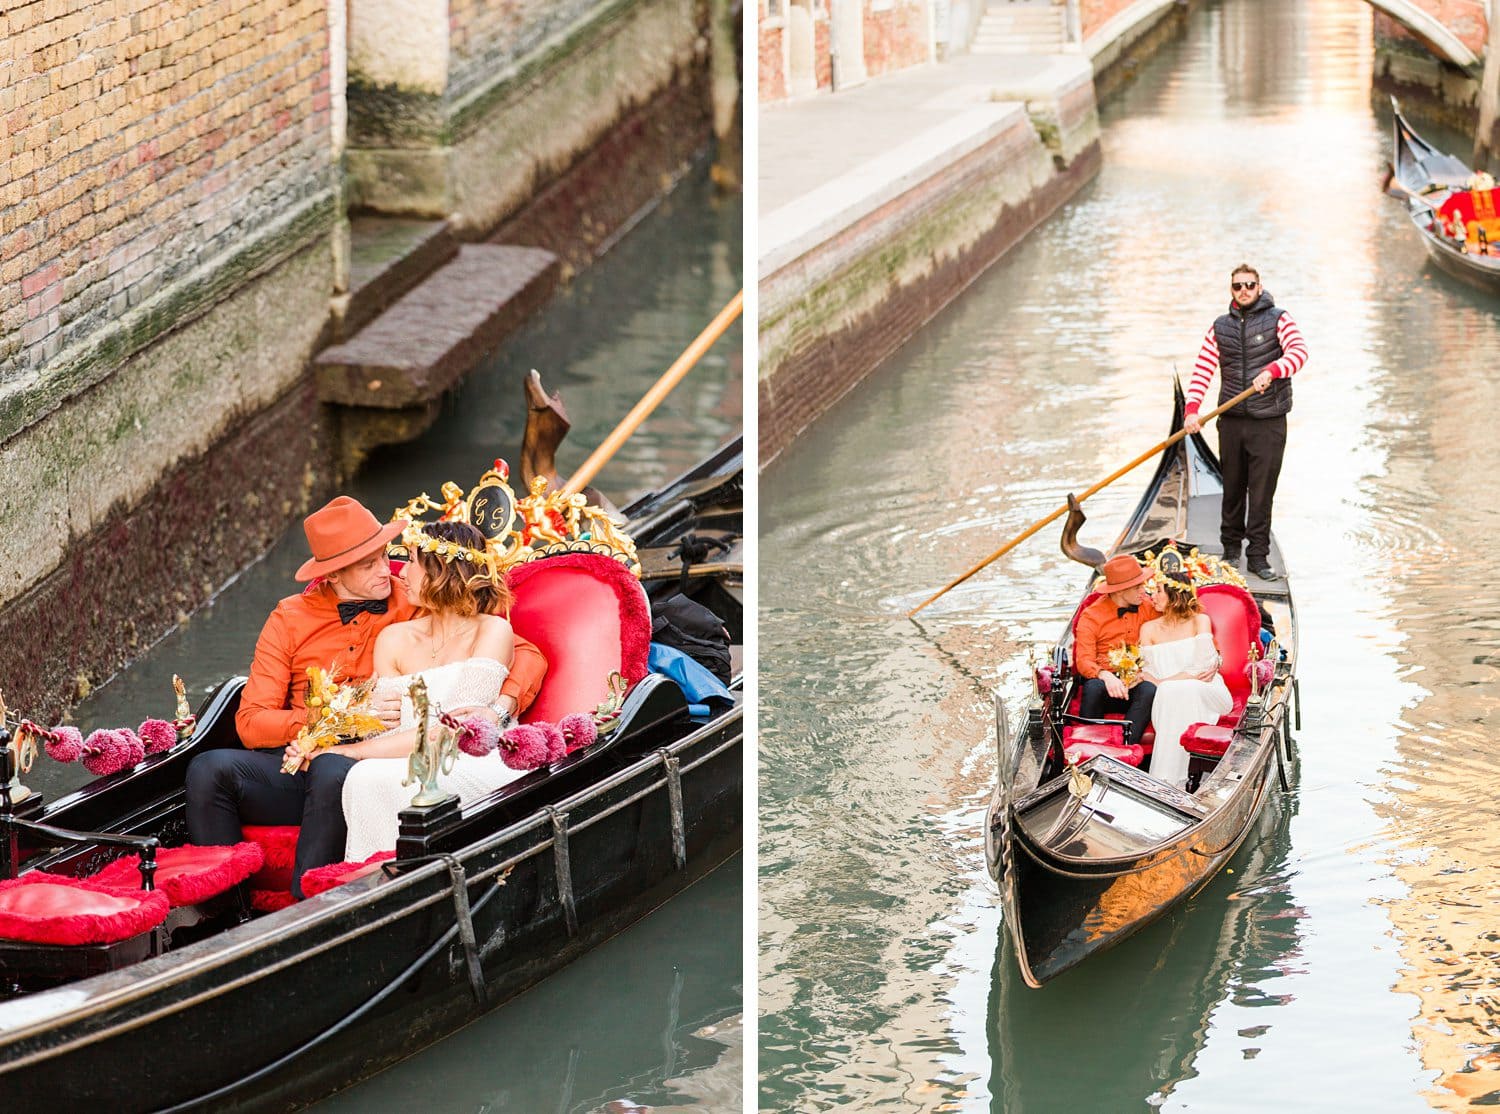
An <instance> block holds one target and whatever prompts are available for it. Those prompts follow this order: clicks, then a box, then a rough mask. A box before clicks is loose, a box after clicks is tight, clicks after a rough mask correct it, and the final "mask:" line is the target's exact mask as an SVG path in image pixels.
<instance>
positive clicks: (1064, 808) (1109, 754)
mask: <svg viewBox="0 0 1500 1114" xmlns="http://www.w3.org/2000/svg"><path fill="white" fill-rule="evenodd" d="M1182 414H1183V399H1182V391H1181V387H1180V385H1179V386H1178V388H1177V391H1176V395H1175V405H1174V408H1173V423H1172V429H1173V431H1174V432H1175V431H1176V430H1178V429H1180V428H1181V426H1182ZM1222 492H1223V482H1222V476H1221V473H1220V470H1219V464H1218V461H1217V460H1216V459H1215V458H1214V455H1213V452H1212V451H1211V450H1210V449H1209V447H1208V445H1207V444H1206V442H1204V440H1203V438H1202V437H1201V435H1197V434H1195V435H1192V436H1189V437H1186V438H1183V439H1182V440H1180V441H1178V442H1176V443H1175V444H1173V445H1171V446H1169V447H1168V448H1167V449H1166V450H1165V451H1164V452H1163V453H1162V456H1161V458H1160V460H1159V462H1158V464H1157V468H1156V472H1155V475H1154V476H1153V477H1152V480H1151V483H1150V485H1149V486H1148V488H1147V490H1146V493H1145V495H1144V496H1143V497H1142V498H1141V501H1140V503H1139V505H1138V506H1137V507H1136V510H1135V513H1134V514H1133V515H1132V516H1131V518H1130V521H1129V522H1128V523H1127V524H1126V526H1125V529H1124V530H1123V531H1122V532H1121V534H1120V537H1119V539H1118V540H1117V541H1116V542H1115V544H1114V547H1113V548H1112V549H1111V550H1110V552H1109V554H1106V555H1103V556H1113V555H1116V554H1124V553H1128V554H1132V555H1135V556H1137V557H1143V558H1144V557H1145V556H1146V555H1147V554H1150V553H1155V554H1160V552H1161V551H1162V548H1163V547H1164V546H1165V545H1166V544H1167V543H1168V542H1172V543H1175V545H1176V547H1177V548H1178V549H1179V551H1180V552H1181V553H1183V554H1186V555H1189V556H1190V557H1191V555H1192V551H1193V550H1194V549H1196V550H1197V551H1198V552H1199V554H1200V555H1201V556H1202V557H1203V558H1205V559H1203V560H1201V561H1197V560H1194V561H1193V562H1191V563H1194V564H1196V565H1197V567H1199V568H1201V569H1206V570H1210V571H1213V572H1214V575H1213V576H1212V577H1210V578H1209V579H1211V580H1215V581H1218V582H1217V583H1212V584H1211V585H1204V586H1200V589H1199V598H1200V600H1201V601H1202V602H1203V605H1204V608H1205V610H1206V611H1208V612H1209V614H1210V618H1211V619H1212V620H1213V624H1214V636H1215V640H1216V642H1217V643H1218V645H1219V649H1220V651H1221V652H1222V653H1223V654H1224V667H1223V670H1222V673H1223V675H1224V677H1225V681H1226V684H1228V686H1229V689H1230V692H1231V694H1232V695H1234V696H1235V697H1236V699H1235V707H1234V710H1233V711H1232V712H1231V713H1230V715H1228V716H1226V717H1224V718H1223V719H1221V720H1220V721H1219V723H1218V724H1217V725H1210V727H1209V728H1208V729H1203V730H1202V738H1201V739H1199V740H1194V742H1193V745H1190V746H1188V749H1189V751H1190V752H1191V753H1192V755H1193V757H1192V759H1191V761H1192V767H1191V768H1190V771H1189V787H1190V788H1192V790H1193V791H1191V792H1185V791H1183V790H1182V789H1179V788H1176V787H1174V786H1170V785H1167V784H1166V783H1164V782H1162V781H1159V780H1157V779H1155V778H1153V777H1151V776H1150V775H1149V774H1148V773H1147V772H1146V771H1145V770H1144V769H1141V768H1137V766H1136V765H1135V763H1140V762H1141V758H1142V754H1141V750H1142V746H1141V744H1142V743H1143V742H1146V741H1139V740H1138V741H1134V742H1132V741H1131V740H1126V739H1123V738H1122V737H1123V735H1124V731H1123V728H1120V727H1118V725H1114V726H1103V725H1091V724H1077V723H1075V722H1070V721H1072V720H1073V719H1074V717H1075V714H1076V709H1077V702H1078V689H1079V685H1078V683H1077V678H1076V677H1075V676H1074V675H1073V674H1072V672H1071V670H1070V663H1071V657H1072V644H1073V628H1074V624H1075V623H1076V622H1077V620H1078V615H1079V613H1080V612H1081V611H1082V610H1083V608H1084V607H1085V606H1086V605H1087V604H1088V602H1090V600H1091V599H1092V598H1094V597H1093V590H1094V583H1095V578H1094V577H1093V576H1090V578H1089V583H1088V586H1087V588H1086V589H1085V591H1084V594H1083V598H1082V600H1080V602H1079V605H1078V607H1077V608H1076V609H1075V610H1074V613H1073V617H1072V619H1071V620H1070V621H1069V623H1068V627H1067V629H1066V631H1065V632H1064V634H1063V636H1062V638H1060V639H1059V640H1058V642H1057V644H1056V646H1055V647H1054V649H1053V651H1052V655H1051V659H1050V661H1049V663H1048V664H1046V665H1044V666H1042V667H1040V668H1038V669H1036V670H1035V676H1034V678H1033V685H1034V688H1033V696H1032V700H1031V702H1030V706H1029V707H1028V709H1027V711H1026V715H1025V719H1024V721H1023V722H1022V723H1021V724H1019V725H1018V727H1017V729H1016V731H1015V732H1014V733H1011V732H1010V731H1008V730H1007V728H1006V716H1005V710H1004V705H1003V703H1002V702H1001V701H1000V700H999V698H998V696H997V698H996V718H997V724H996V730H997V746H998V752H999V771H998V777H997V782H996V789H995V793H994V796H993V799H992V800H991V802H990V807H989V811H988V815H987V817H986V828H985V830H986V842H985V847H986V857H987V860H988V865H989V869H990V873H991V876H992V877H993V878H994V879H995V880H996V882H997V884H998V885H999V888H1000V892H1001V896H1002V900H1003V906H1004V912H1003V917H1004V921H1005V925H1006V929H1007V933H1008V936H1009V938H1010V942H1011V945H1012V950H1013V952H1014V954H1015V957H1016V962H1017V964H1018V965H1019V967H1020V972H1021V975H1022V977H1023V978H1024V979H1025V980H1026V982H1027V983H1028V984H1029V985H1031V986H1033V987H1038V986H1041V985H1042V984H1043V983H1045V982H1047V981H1048V980H1050V979H1053V978H1056V977H1057V976H1058V975H1060V974H1062V973H1063V972H1064V971H1067V970H1069V969H1070V968H1072V967H1073V966H1075V965H1076V964H1078V963H1080V962H1081V961H1082V960H1084V959H1086V958H1087V957H1088V956H1090V955H1092V954H1094V953H1095V952H1097V951H1101V950H1103V949H1105V948H1107V947H1109V946H1110V945H1112V944H1115V943H1118V942H1119V941H1120V940H1123V939H1125V938H1126V937H1127V936H1129V935H1130V934H1131V933H1133V932H1135V931H1136V930H1137V929H1139V928H1141V927H1142V926H1143V925H1146V924H1148V923H1150V922H1151V921H1153V920H1155V919H1156V918H1157V917H1159V916H1161V915H1162V914H1163V913H1164V912H1166V911H1167V910H1168V909H1170V908H1171V907H1172V906H1173V905H1175V904H1176V903H1177V902H1179V901H1181V900H1183V899H1184V898H1187V897H1188V896H1190V895H1191V894H1193V893H1194V892H1196V891H1197V890H1198V889H1200V888H1201V887H1202V886H1203V885H1205V884H1206V883H1207V882H1208V881H1209V880H1210V879H1211V878H1213V876H1214V874H1215V873H1216V872H1217V871H1218V870H1219V869H1220V867H1222V866H1223V865H1224V864H1225V863H1226V862H1227V861H1228V860H1229V858H1230V856H1232V855H1233V854H1234V852H1235V850H1236V848H1238V847H1239V845H1240V843H1241V841H1242V840H1244V838H1245V836H1246V834H1247V833H1248V832H1249V831H1250V829H1251V827H1252V826H1253V824H1254V823H1255V820H1256V818H1257V817H1258V816H1259V815H1260V813H1261V810H1262V808H1263V806H1264V805H1265V801H1266V795H1267V793H1268V792H1269V791H1270V785H1271V781H1272V779H1273V777H1274V774H1273V770H1275V769H1277V768H1279V769H1280V770H1281V771H1282V779H1283V782H1285V778H1286V775H1285V770H1286V769H1287V768H1288V761H1289V754H1290V747H1291V744H1292V735H1291V726H1292V724H1291V720H1290V711H1291V708H1292V703H1293V692H1294V688H1295V683H1296V682H1295V671H1296V663H1297V618H1296V611H1295V609H1294V608H1293V606H1292V596H1291V591H1290V587H1289V584H1288V582H1287V581H1286V580H1279V581H1261V580H1258V579H1256V578H1253V577H1252V578H1251V580H1250V583H1249V584H1248V585H1247V586H1242V585H1243V578H1242V577H1240V576H1239V574H1238V573H1236V572H1234V571H1233V570H1232V569H1229V568H1228V567H1227V566H1224V564H1223V563H1222V562H1221V561H1218V560H1217V558H1215V557H1213V556H1212V555H1214V554H1218V553H1220V552H1221V549H1220V546H1219V541H1218V534H1219V505H1220V497H1221V495H1222ZM1076 515H1077V512H1076V510H1075V516H1076ZM1080 519H1081V516H1078V517H1075V519H1074V520H1073V521H1070V523H1069V529H1068V530H1065V531H1064V539H1065V541H1064V547H1065V551H1066V550H1067V549H1068V546H1069V544H1070V542H1071V538H1072V535H1073V534H1074V533H1076V529H1077V526H1078V525H1079V520H1080ZM1074 555H1076V554H1074ZM1094 557H1095V558H1099V559H1102V558H1101V557H1100V555H1098V554H1095V555H1094ZM1272 558H1273V560H1274V561H1275V562H1276V563H1277V564H1280V563H1281V559H1280V554H1279V552H1278V551H1277V549H1276V547H1275V543H1274V541H1273V543H1272ZM1257 609H1258V610H1259V612H1260V614H1257V613H1256V612H1257ZM1265 620H1269V625H1270V626H1271V628H1272V629H1274V632H1275V639H1274V641H1272V642H1271V644H1270V651H1269V653H1268V654H1267V657H1268V659H1269V661H1270V662H1271V664H1270V665H1269V666H1265V667H1263V668H1267V669H1271V670H1273V671H1274V677H1273V679H1272V680H1271V682H1270V684H1269V685H1268V686H1267V687H1266V688H1265V690H1264V691H1261V689H1260V688H1259V687H1258V685H1257V686H1255V687H1252V685H1251V681H1250V678H1249V676H1248V671H1247V670H1246V669H1245V665H1246V662H1247V661H1248V659H1249V658H1251V657H1252V655H1253V654H1254V653H1255V652H1256V650H1255V649H1252V647H1254V648H1257V649H1258V648H1259V647H1260V646H1261V638H1260V636H1261V628H1262V622H1263V621H1265ZM1200 727H1201V725H1200ZM1196 730H1199V728H1195V731H1196ZM1116 738H1122V741H1121V742H1120V744H1119V745H1116V744H1115V743H1114V742H1113V741H1112V740H1114V739H1116ZM1185 738H1186V737H1185ZM1100 740H1106V741H1100ZM1147 741H1149V740H1147ZM1127 744H1128V745H1127ZM1215 752H1218V753H1215Z"/></svg>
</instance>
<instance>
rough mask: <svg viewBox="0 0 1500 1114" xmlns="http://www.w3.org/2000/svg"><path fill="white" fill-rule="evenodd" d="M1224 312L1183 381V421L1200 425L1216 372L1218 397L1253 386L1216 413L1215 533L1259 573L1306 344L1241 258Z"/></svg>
mask: <svg viewBox="0 0 1500 1114" xmlns="http://www.w3.org/2000/svg"><path fill="white" fill-rule="evenodd" d="M1229 292H1230V303H1229V312H1228V313H1225V314H1224V315H1223V316H1221V317H1219V318H1218V319H1217V320H1215V321H1214V323H1213V324H1212V325H1211V326H1210V327H1209V330H1208V335H1207V336H1205V337H1204V338H1203V347H1202V348H1201V349H1200V350H1199V352H1198V362H1197V363H1196V364H1195V365H1194V367H1193V378H1192V382H1191V383H1189V384H1188V389H1187V412H1186V415H1185V418H1184V422H1183V424H1184V426H1185V427H1186V428H1187V431H1188V432H1189V433H1197V432H1198V431H1199V429H1201V428H1202V427H1201V425H1200V423H1199V421H1198V407H1199V405H1200V404H1201V403H1202V402H1203V396H1204V395H1205V394H1207V393H1208V385H1209V383H1210V382H1212V380H1213V377H1214V372H1216V371H1217V372H1218V373H1219V402H1220V403H1225V402H1228V401H1229V400H1230V399H1231V398H1233V397H1234V396H1235V395H1237V394H1239V393H1240V392H1241V391H1243V390H1244V389H1245V388H1246V387H1249V386H1254V387H1255V390H1256V392H1257V393H1256V394H1255V395H1254V396H1252V397H1251V398H1248V399H1246V400H1245V401H1244V402H1242V403H1240V405H1238V406H1236V407H1235V408H1234V409H1233V410H1229V411H1226V412H1225V413H1224V415H1223V416H1222V417H1220V418H1219V459H1220V461H1221V462H1222V464H1223V469H1224V499H1223V504H1222V507H1223V513H1222V517H1221V519H1220V523H1219V540H1220V541H1221V542H1223V544H1224V559H1225V560H1226V561H1231V562H1237V561H1238V560H1239V558H1240V546H1241V545H1242V544H1243V545H1244V547H1245V567H1246V568H1247V569H1248V570H1249V571H1250V572H1251V573H1253V574H1254V575H1255V576H1258V577H1260V578H1261V579H1262V580H1275V579H1276V578H1277V577H1278V576H1279V575H1280V574H1279V573H1278V572H1276V571H1275V570H1274V569H1272V568H1271V564H1270V556H1271V503H1272V500H1273V499H1275V497H1276V480H1277V478H1278V477H1279V476H1280V475H1281V458H1282V454H1283V453H1284V452H1285V451H1286V416H1287V412H1288V411H1289V410H1291V408H1292V376H1293V375H1295V374H1296V373H1297V372H1298V371H1299V370H1301V368H1302V365H1303V364H1305V363H1306V362H1307V345H1306V343H1305V342H1304V341H1303V339H1302V332H1301V330H1299V329H1298V328H1297V325H1296V323H1295V322H1294V321H1293V320H1292V318H1291V315H1290V314H1288V313H1287V312H1286V310H1284V309H1282V308H1281V307H1280V306H1278V305H1277V304H1276V303H1275V301H1274V300H1273V299H1272V297H1271V295H1270V294H1269V293H1268V292H1267V291H1265V290H1263V289H1262V288H1261V285H1260V272H1259V271H1257V270H1256V269H1255V268H1254V267H1252V266H1250V265H1249V264H1248V263H1242V264H1240V265H1239V266H1238V267H1236V268H1235V269H1234V271H1233V272H1232V273H1231V274H1230V280H1229Z"/></svg>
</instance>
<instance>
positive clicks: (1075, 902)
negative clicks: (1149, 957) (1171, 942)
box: [1003, 731, 1277, 986]
mask: <svg viewBox="0 0 1500 1114" xmlns="http://www.w3.org/2000/svg"><path fill="white" fill-rule="evenodd" d="M1273 735H1274V732H1270V731H1268V732H1267V738H1265V739H1264V740H1263V743H1262V745H1261V747H1260V748H1259V749H1258V751H1257V753H1256V757H1255V759H1254V760H1253V762H1252V768H1251V769H1250V770H1248V771H1246V775H1245V777H1244V779H1243V780H1242V781H1241V782H1240V787H1239V789H1238V790H1237V791H1236V793H1235V796H1234V799H1233V800H1232V801H1230V802H1229V803H1228V804H1226V805H1225V806H1223V807H1221V808H1219V809H1218V810H1216V811H1215V812H1214V813H1213V815H1212V816H1211V817H1210V818H1209V819H1207V820H1206V821H1205V822H1204V823H1202V824H1200V825H1195V826H1194V827H1193V829H1192V831H1191V835H1190V836H1188V837H1186V838H1183V839H1180V840H1174V841H1172V842H1171V843H1169V844H1167V845H1165V846H1163V847H1160V848H1158V849H1156V850H1153V851H1151V852H1149V853H1147V854H1143V855H1139V856H1126V857H1119V858H1115V859H1112V860H1100V859H1086V858H1078V857H1074V856H1068V855H1063V854H1058V853H1057V852H1056V851H1054V850H1052V849H1050V848H1048V847H1046V846H1045V845H1043V844H1041V843H1039V842H1038V841H1037V840H1035V839H1034V838H1029V836H1028V833H1027V831H1026V830H1025V829H1024V827H1022V828H1019V829H1018V830H1016V831H1015V832H1014V835H1013V839H1012V845H1013V847H1012V852H1011V858H1012V863H1011V867H1010V870H1009V871H1008V874H1007V879H1006V881H1005V882H1004V883H1003V885H1004V891H1003V900H1004V904H1005V917H1006V922H1007V925H1008V927H1009V930H1010V937H1011V941H1012V944H1013V946H1014V947H1015V950H1016V959H1017V962H1018V964H1019V965H1020V967H1021V970H1022V973H1023V977H1024V978H1025V979H1026V981H1027V982H1028V983H1029V984H1031V985H1033V986H1040V985H1042V984H1044V983H1046V982H1049V981H1050V980H1052V979H1054V978H1056V977H1057V976H1058V975H1061V974H1062V973H1063V972H1064V971H1067V970H1070V969H1071V968H1073V967H1075V966H1077V965H1078V964H1079V963H1081V962H1083V960H1085V959H1087V958H1088V957H1089V956H1091V955H1093V954H1094V953H1096V952H1100V951H1104V950H1105V949H1107V948H1110V947H1112V946H1113V945H1115V944H1117V943H1119V942H1120V941H1121V940H1124V939H1126V938H1127V937H1129V936H1131V935H1132V934H1134V933H1135V932H1138V931H1139V930H1140V929H1142V928H1144V927H1145V926H1146V925H1148V924H1150V923H1151V922H1152V921H1154V920H1156V919H1157V918H1158V917H1160V916H1161V915H1162V914H1164V913H1166V912H1167V911H1168V910H1170V909H1171V908H1172V907H1173V906H1175V905H1177V904H1178V903H1179V902H1181V901H1184V900H1186V899H1187V898H1189V897H1191V896H1192V895H1193V894H1195V893H1197V892H1198V890H1200V889H1202V888H1203V886H1205V885H1206V884H1207V883H1208V882H1209V881H1210V880H1211V879H1212V878H1213V877H1214V875H1215V874H1217V873H1218V872H1219V870H1220V868H1221V867H1223V865H1224V864H1225V863H1226V862H1228V861H1229V859H1230V858H1231V857H1232V856H1233V855H1234V853H1235V851H1237V850H1238V849H1239V847H1240V844H1241V843H1242V842H1243V841H1244V839H1245V837H1246V836H1247V835H1248V834H1249V832H1250V831H1251V830H1252V828H1253V827H1254V824H1255V821H1256V819H1257V818H1258V817H1259V816H1260V813H1261V810H1262V808H1263V806H1264V804H1265V796H1266V793H1267V792H1268V791H1269V789H1270V786H1271V782H1272V780H1273V777H1274V774H1273V771H1272V768H1271V763H1273V762H1275V761H1276V760H1277V759H1276V757H1275V754H1276V747H1277V740H1276V739H1275V738H1274V737H1271V736H1273ZM1088 772H1089V774H1090V775H1091V776H1092V777H1094V778H1095V783H1096V787H1097V784H1098V781H1099V779H1100V776H1101V775H1102V776H1103V777H1104V778H1109V777H1115V778H1126V777H1129V776H1130V775H1135V776H1137V777H1140V776H1143V775H1140V773H1139V771H1136V770H1134V769H1133V768H1131V767H1129V766H1123V765H1121V764H1119V763H1113V762H1110V761H1109V760H1108V759H1094V760H1091V762H1090V763H1089V770H1088ZM1107 801H1108V795H1107V793H1101V794H1100V803H1107Z"/></svg>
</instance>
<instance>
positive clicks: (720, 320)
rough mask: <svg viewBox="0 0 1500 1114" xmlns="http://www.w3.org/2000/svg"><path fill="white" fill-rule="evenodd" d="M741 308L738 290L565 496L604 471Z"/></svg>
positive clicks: (741, 293)
mask: <svg viewBox="0 0 1500 1114" xmlns="http://www.w3.org/2000/svg"><path fill="white" fill-rule="evenodd" d="M744 305H745V292H744V291H743V290H741V291H739V292H738V293H736V294H735V296H734V297H733V298H731V299H730V300H729V304H728V305H727V306H725V307H724V308H723V309H721V310H720V311H719V315H718V316H717V317H715V318H714V319H713V320H712V321H710V322H709V323H708V328H706V329H704V330H703V331H702V332H701V333H699V334H698V337H697V339H696V340H694V341H693V343H692V344H690V345H688V346H687V349H686V351H684V352H683V353H682V355H681V356H678V357H677V359H676V360H675V361H674V362H673V364H672V366H671V367H669V368H667V370H666V371H664V372H663V373H662V377H661V378H660V379H658V380H657V381H656V382H655V383H653V384H652V385H651V389H650V390H648V391H647V392H646V393H645V394H644V395H642V396H641V401H640V402H637V403H636V404H635V406H634V407H633V408H632V409H631V411H630V413H628V414H626V415H625V417H624V418H623V419H622V420H621V422H620V424H619V425H617V426H615V428H614V430H613V431H612V432H611V433H610V435H609V436H608V437H606V438H605V439H604V441H603V442H602V443H601V444H600V446H599V447H598V448H597V449H595V450H594V451H593V454H592V455H590V457H589V458H588V459H587V460H585V461H584V462H583V467H581V468H579V469H578V471H576V472H574V473H573V475H572V476H571V477H570V478H569V479H568V482H567V483H566V484H564V485H563V494H564V495H573V494H575V493H577V492H579V491H582V490H583V489H584V487H586V486H587V485H588V482H589V481H590V480H592V479H593V478H594V477H595V476H597V475H598V474H599V469H601V468H603V467H604V466H605V464H607V463H608V462H609V458H610V457H612V456H614V455H615V453H617V452H618V451H619V449H620V446H621V445H623V444H625V442H626V441H628V440H629V439H630V435H631V434H632V433H634V432H635V431H636V429H637V427H639V426H640V424H641V423H642V422H643V421H645V420H646V415H648V414H650V413H651V411H653V410H655V409H656V407H657V406H658V405H659V404H660V403H661V400H662V399H664V398H666V397H667V395H668V393H670V392H671V390H672V388H673V387H675V386H677V384H678V383H679V382H681V380H682V377H683V376H684V375H686V374H687V373H688V372H689V371H691V370H692V369H693V365H694V364H696V363H697V362H698V361H699V360H700V359H702V358H703V354H704V353H705V352H707V351H708V350H709V348H711V347H712V346H713V343H714V341H716V340H718V339H719V337H720V336H722V335H723V333H724V330H725V329H727V328H729V326H730V325H731V324H732V323H733V322H734V319H735V318H736V317H738V316H739V315H740V310H741V309H743V308H744Z"/></svg>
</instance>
